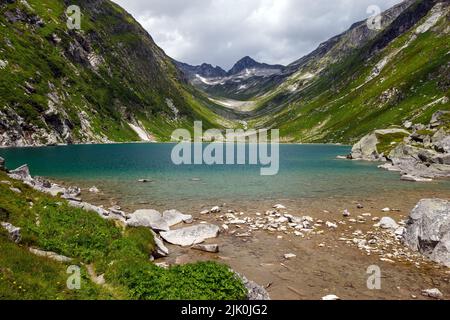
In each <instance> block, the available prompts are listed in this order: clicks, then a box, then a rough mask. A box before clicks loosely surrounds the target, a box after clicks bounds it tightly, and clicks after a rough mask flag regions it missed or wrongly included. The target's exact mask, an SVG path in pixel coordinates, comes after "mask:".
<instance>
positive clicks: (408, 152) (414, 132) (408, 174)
mask: <svg viewBox="0 0 450 320" xmlns="http://www.w3.org/2000/svg"><path fill="white" fill-rule="evenodd" d="M403 126H404V129H402V128H392V129H385V130H375V131H374V132H373V133H370V134H368V135H366V136H364V137H363V138H362V139H361V140H360V141H359V142H358V143H356V144H355V145H354V146H353V149H352V153H351V155H350V156H349V158H350V159H353V160H368V161H383V162H385V163H384V164H383V165H381V166H380V168H383V169H386V170H389V171H397V172H400V173H401V175H402V176H401V179H402V180H405V181H418V182H427V181H431V180H432V179H434V178H449V177H450V111H438V112H436V113H435V114H434V115H433V117H432V119H431V122H430V123H429V124H428V125H424V124H421V123H416V124H413V123H412V122H411V121H406V122H405V123H404V124H403Z"/></svg>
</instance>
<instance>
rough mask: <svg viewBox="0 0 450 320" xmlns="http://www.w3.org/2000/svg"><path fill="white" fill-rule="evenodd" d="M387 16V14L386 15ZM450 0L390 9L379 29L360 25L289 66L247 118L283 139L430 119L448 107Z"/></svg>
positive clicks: (342, 138) (355, 135)
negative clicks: (276, 132)
mask: <svg viewBox="0 0 450 320" xmlns="http://www.w3.org/2000/svg"><path fill="white" fill-rule="evenodd" d="M388 13H389V15H388ZM449 15H450V10H449V4H448V2H447V1H436V0H435V1H423V0H418V1H407V2H402V3H401V4H400V5H399V6H396V7H394V8H393V9H391V10H388V11H387V13H385V14H384V16H388V18H386V19H384V20H382V21H385V23H383V28H382V29H381V30H379V31H376V30H369V29H367V26H366V24H365V23H357V24H355V25H354V26H353V27H352V29H350V30H349V31H348V32H346V33H344V34H342V35H339V36H337V37H335V38H333V39H331V40H329V41H328V42H325V43H324V44H322V45H321V46H320V47H319V48H318V49H317V50H316V51H314V52H313V53H311V54H310V55H308V56H306V57H304V58H302V59H300V60H299V61H297V62H295V63H293V64H292V65H290V66H287V68H286V69H287V70H289V69H291V68H292V70H294V72H293V73H292V75H290V76H289V77H288V78H286V79H284V80H283V81H282V83H281V84H280V85H277V86H275V87H274V88H273V89H271V90H269V91H268V92H265V93H264V95H263V97H262V98H261V99H260V100H258V101H257V103H256V104H257V109H256V110H255V112H254V113H253V114H252V115H251V117H249V118H250V119H251V122H252V123H254V124H255V126H257V127H269V128H279V129H280V134H281V136H282V137H283V138H284V140H285V141H292V142H344V143H349V142H351V143H354V142H355V141H356V140H357V139H360V138H361V137H363V136H364V135H366V134H367V133H368V132H371V131H373V130H375V129H377V128H383V127H389V126H391V125H397V126H398V125H401V124H402V123H403V122H404V121H406V120H414V121H415V122H422V123H428V122H429V121H430V118H431V116H432V114H433V113H434V112H436V111H437V110H449V109H450V104H449V96H448V88H449V80H448V75H449V72H448V68H449V61H448V52H449V51H450V45H449V43H450V33H449V32H450V30H449V29H448V19H449Z"/></svg>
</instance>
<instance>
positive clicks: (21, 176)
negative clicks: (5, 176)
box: [9, 164, 33, 181]
mask: <svg viewBox="0 0 450 320" xmlns="http://www.w3.org/2000/svg"><path fill="white" fill-rule="evenodd" d="M9 176H10V177H11V178H14V179H16V180H23V181H25V180H27V181H30V180H33V178H31V175H30V169H29V168H28V165H27V164H24V165H23V166H20V167H18V168H17V169H14V170H11V171H10V172H9Z"/></svg>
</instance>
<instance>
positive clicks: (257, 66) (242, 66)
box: [227, 56, 284, 76]
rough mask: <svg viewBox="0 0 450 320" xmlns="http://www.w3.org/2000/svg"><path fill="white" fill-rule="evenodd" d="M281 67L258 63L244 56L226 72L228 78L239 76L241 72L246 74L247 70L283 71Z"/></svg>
mask: <svg viewBox="0 0 450 320" xmlns="http://www.w3.org/2000/svg"><path fill="white" fill-rule="evenodd" d="M283 68H284V67H283V66H282V65H270V64H267V63H259V62H257V61H255V60H253V59H252V58H250V57H249V56H246V57H244V58H242V59H241V60H239V61H238V62H236V63H235V64H234V66H233V67H232V68H231V69H230V70H229V71H228V73H227V74H228V76H233V75H237V74H240V73H241V72H248V71H247V70H255V71H256V70H278V71H281V70H283Z"/></svg>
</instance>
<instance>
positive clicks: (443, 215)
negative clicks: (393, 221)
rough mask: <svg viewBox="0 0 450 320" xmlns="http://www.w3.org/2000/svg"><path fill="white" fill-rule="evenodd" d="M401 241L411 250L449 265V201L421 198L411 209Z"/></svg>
mask: <svg viewBox="0 0 450 320" xmlns="http://www.w3.org/2000/svg"><path fill="white" fill-rule="evenodd" d="M403 241H404V243H405V244H406V245H407V246H408V247H410V248H411V249H412V250H414V251H418V252H420V253H421V254H423V255H425V256H426V257H428V258H429V259H431V260H433V261H436V262H438V263H442V264H444V265H445V266H447V267H450V201H447V200H441V199H423V200H421V201H420V202H419V203H418V204H417V206H416V207H415V208H414V209H413V210H412V211H411V214H410V216H409V219H408V221H407V223H406V231H405V233H404V235H403Z"/></svg>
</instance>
